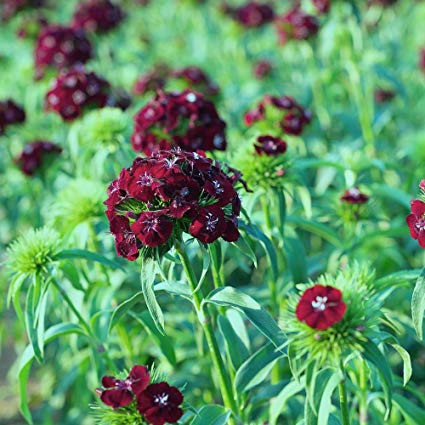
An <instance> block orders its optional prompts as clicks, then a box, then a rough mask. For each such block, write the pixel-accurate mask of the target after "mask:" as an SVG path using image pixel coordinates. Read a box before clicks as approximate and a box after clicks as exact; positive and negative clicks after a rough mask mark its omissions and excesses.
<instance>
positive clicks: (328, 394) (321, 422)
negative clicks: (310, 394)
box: [317, 373, 341, 425]
mask: <svg viewBox="0 0 425 425" xmlns="http://www.w3.org/2000/svg"><path fill="white" fill-rule="evenodd" d="M340 380H341V377H340V376H339V375H338V374H337V373H333V374H332V375H331V376H330V377H329V379H328V381H327V382H326V385H325V386H324V388H323V391H322V392H321V394H320V404H319V410H318V414H317V425H328V422H329V414H330V411H331V406H332V394H333V393H334V391H335V388H336V387H337V386H338V383H339V381H340Z"/></svg>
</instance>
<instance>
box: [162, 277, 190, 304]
mask: <svg viewBox="0 0 425 425" xmlns="http://www.w3.org/2000/svg"><path fill="white" fill-rule="evenodd" d="M154 290H155V291H165V292H168V293H169V294H173V295H179V296H181V297H184V298H187V299H189V300H191V299H192V291H191V290H190V288H189V285H188V284H187V282H185V281H183V280H180V281H177V282H170V281H167V282H159V283H156V284H155V285H154Z"/></svg>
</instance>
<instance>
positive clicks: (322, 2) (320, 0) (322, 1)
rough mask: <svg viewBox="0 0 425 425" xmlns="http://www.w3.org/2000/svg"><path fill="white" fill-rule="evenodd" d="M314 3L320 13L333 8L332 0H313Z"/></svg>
mask: <svg viewBox="0 0 425 425" xmlns="http://www.w3.org/2000/svg"><path fill="white" fill-rule="evenodd" d="M313 4H314V7H315V8H316V9H317V11H318V12H319V13H328V12H329V10H330V8H331V0H313Z"/></svg>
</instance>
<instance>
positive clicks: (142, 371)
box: [96, 365, 150, 409]
mask: <svg viewBox="0 0 425 425" xmlns="http://www.w3.org/2000/svg"><path fill="white" fill-rule="evenodd" d="M149 380H150V375H149V372H148V370H147V368H146V366H140V365H136V366H133V368H132V369H131V370H130V373H129V374H128V376H127V378H125V379H117V378H115V377H113V376H104V377H103V378H102V388H98V389H97V390H96V392H97V393H98V394H99V397H100V399H101V400H102V401H103V403H105V404H106V405H107V406H111V407H113V408H114V409H117V408H118V407H123V406H127V405H129V404H130V403H131V402H132V401H133V400H134V397H137V396H139V395H140V394H141V393H142V391H143V390H144V389H145V388H146V387H147V386H148V384H149Z"/></svg>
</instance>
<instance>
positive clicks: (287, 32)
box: [275, 6, 319, 44]
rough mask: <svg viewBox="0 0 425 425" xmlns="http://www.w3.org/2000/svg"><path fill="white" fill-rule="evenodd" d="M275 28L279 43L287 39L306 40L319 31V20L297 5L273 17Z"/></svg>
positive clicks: (283, 42)
mask: <svg viewBox="0 0 425 425" xmlns="http://www.w3.org/2000/svg"><path fill="white" fill-rule="evenodd" d="M275 24H276V30H277V33H278V36H279V41H280V43H281V44H285V43H286V42H288V41H289V40H307V39H308V38H310V37H312V36H314V35H316V34H317V32H318V31H319V21H318V20H317V18H316V17H315V16H312V15H309V14H307V13H306V12H304V11H303V10H302V9H301V8H300V7H299V6H296V7H294V8H293V9H292V10H290V11H289V12H287V13H285V14H284V15H282V16H279V17H277V18H276V19H275Z"/></svg>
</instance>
